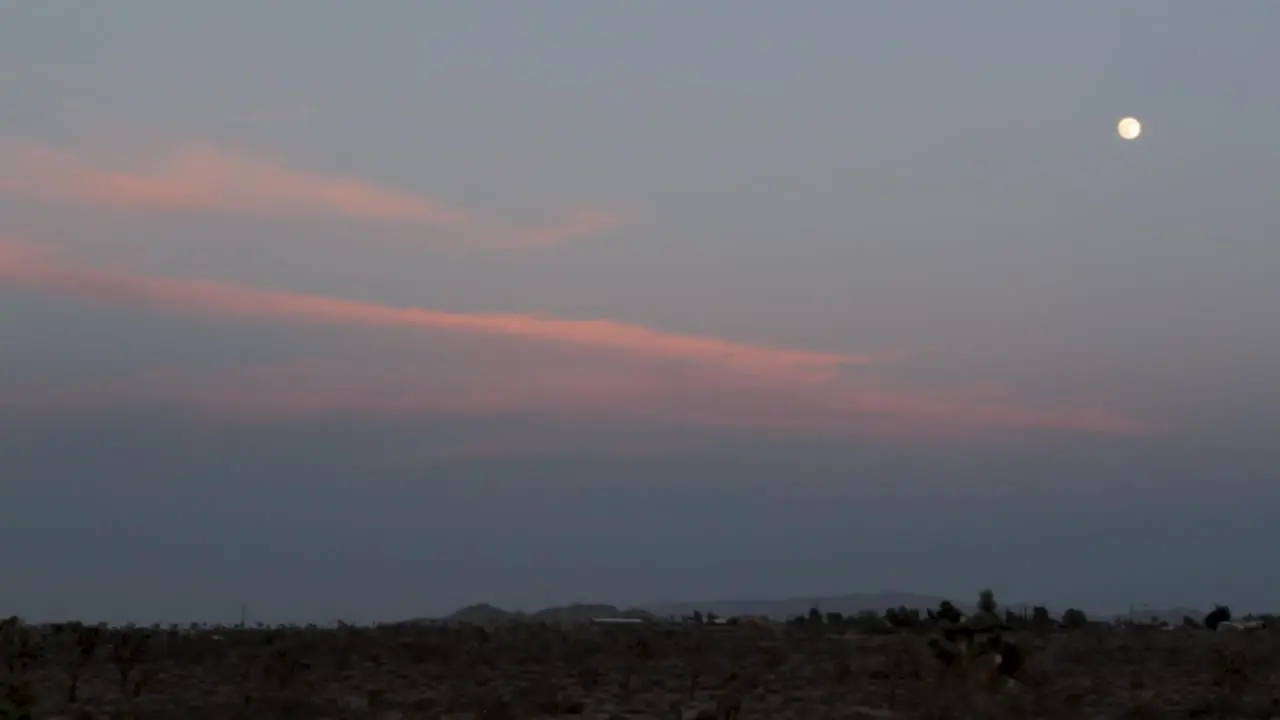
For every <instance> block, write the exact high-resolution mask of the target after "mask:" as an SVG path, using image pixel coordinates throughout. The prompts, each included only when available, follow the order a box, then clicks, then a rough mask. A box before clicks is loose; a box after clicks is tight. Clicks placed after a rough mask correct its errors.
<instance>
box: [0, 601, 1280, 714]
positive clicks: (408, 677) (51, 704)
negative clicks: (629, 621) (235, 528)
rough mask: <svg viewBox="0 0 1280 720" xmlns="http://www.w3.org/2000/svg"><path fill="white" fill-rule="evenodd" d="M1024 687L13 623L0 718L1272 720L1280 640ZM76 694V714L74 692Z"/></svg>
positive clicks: (670, 639) (687, 657)
mask: <svg viewBox="0 0 1280 720" xmlns="http://www.w3.org/2000/svg"><path fill="white" fill-rule="evenodd" d="M1014 636H1015V637H1016V640H1017V642H1018V644H1019V645H1020V646H1022V647H1023V648H1025V650H1026V652H1027V655H1028V658H1029V659H1028V664H1027V666H1026V667H1025V669H1024V670H1023V671H1022V672H1021V673H1019V679H1020V682H1015V683H1010V682H1007V681H1003V680H1001V679H1000V678H998V677H993V675H992V673H990V672H989V668H990V664H989V662H987V661H985V660H983V659H981V658H978V659H974V660H973V661H972V662H968V663H966V664H964V665H963V666H961V667H958V668H952V669H950V670H946V669H943V668H942V667H941V665H940V664H939V663H938V662H937V661H936V660H935V658H934V657H933V656H932V655H931V653H930V650H929V647H928V643H927V640H928V635H927V631H920V632H910V633H899V634H893V635H878V636H858V635H847V634H831V633H823V632H814V631H806V630H795V629H783V628H781V627H760V626H745V625H744V626H737V627H716V628H711V627H697V626H663V625H649V626H639V627H637V626H611V627H577V628H567V629H562V628H553V627H549V626H545V625H536V624H516V625H510V626H506V627H502V628H495V629H492V630H482V629H480V628H475V627H431V626H416V627H414V626H405V627H382V628H353V627H345V628H340V629H320V628H279V629H265V630H263V629H260V630H252V629H246V630H237V629H229V630H225V629H217V630H212V629H211V630H203V631H198V632H188V631H185V630H184V631H178V630H176V629H173V630H160V629H152V630H145V631H142V630H136V629H135V630H131V631H128V632H126V631H124V630H120V629H112V630H106V631H104V632H103V634H102V635H101V636H100V638H97V639H96V641H95V638H94V637H92V633H90V632H88V631H86V630H84V629H80V628H76V627H63V628H52V627H33V626H21V625H17V624H12V623H11V624H8V625H7V626H6V627H5V628H4V629H3V638H2V640H3V644H2V645H0V653H3V656H2V657H0V662H2V663H3V664H2V665H0V678H2V680H3V683H2V687H0V689H3V691H4V692H5V697H4V698H0V708H4V707H5V704H4V703H6V702H7V703H9V709H10V715H9V716H10V717H17V716H20V715H17V714H15V712H18V711H19V710H20V709H21V708H26V710H27V712H28V713H29V715H28V716H29V717H33V718H56V717H67V718H79V717H137V718H190V719H198V718H211V719H212V718H217V719H218V720H226V719H230V718H431V719H433V720H434V719H435V718H440V717H449V718H459V719H461V718H470V717H485V718H519V719H525V718H555V717H590V718H621V717H627V718H686V719H687V718H699V717H701V718H720V717H733V714H732V713H733V711H734V710H735V709H740V715H738V717H739V718H741V720H748V719H750V718H776V719H780V720H786V719H787V718H795V720H819V719H821V718H893V717H903V718H930V717H932V718H960V717H974V718H1000V717H1018V718H1027V717H1060V718H1075V717H1079V718H1096V717H1107V718H1111V717H1131V718H1159V717H1257V718H1266V717H1280V685H1278V683H1280V675H1278V671H1280V644H1278V640H1280V634H1277V633H1275V632H1274V631H1261V632H1242V633H1213V632H1210V631H1206V630H1177V631H1168V632H1162V631H1141V630H1121V629H1111V628H1090V629H1086V630H1080V631H1075V632H1064V631H1055V632H1053V633H1046V634H1033V633H1031V632H1018V633H1015V634H1014ZM73 676H74V677H76V678H77V680H76V683H75V694H74V699H72V696H71V695H70V688H71V684H72V681H71V678H72V677H73Z"/></svg>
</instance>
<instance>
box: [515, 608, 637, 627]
mask: <svg viewBox="0 0 1280 720" xmlns="http://www.w3.org/2000/svg"><path fill="white" fill-rule="evenodd" d="M529 617H530V618H531V619H533V620H536V621H539V622H547V623H578V622H590V621H591V620H593V619H595V618H639V619H641V620H652V619H653V615H652V614H650V613H648V612H645V611H644V610H640V609H637V608H631V609H629V610H619V609H618V607H617V606H616V605H605V604H602V603H575V604H573V605H563V606H560V607H551V608H547V609H546V610H539V611H538V612H536V613H534V614H533V615H530V616H529Z"/></svg>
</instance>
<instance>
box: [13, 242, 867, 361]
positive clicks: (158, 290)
mask: <svg viewBox="0 0 1280 720" xmlns="http://www.w3.org/2000/svg"><path fill="white" fill-rule="evenodd" d="M0 283H6V284H10V285H20V286H23V287H26V288H30V289H33V290H40V291H45V292H53V293H58V294H63V295H71V296H75V297H80V298H84V299H86V300H92V301H96V302H107V303H115V304H127V305H137V306H141V307H145V308H148V309H151V310H155V311H159V312H166V313H182V314H188V315H202V316H209V317H214V318H235V319H239V320H242V321H251V322H270V321H275V322H285V323H292V324H303V325H330V326H352V327H383V328H418V329H423V330H432V331H440V332H455V333H470V334H480V335H491V336H501V337H508V338H518V339H524V340H529V341H534V342H541V343H551V344H559V345H570V346H578V347H585V348H594V349H598V350H606V351H614V352H619V353H625V354H630V355H638V356H644V357H651V358H659V359H663V358H665V359H671V360H685V361H692V362H697V363H701V364H704V365H709V366H714V367H719V368H722V369H726V370H732V371H737V372H743V373H748V374H755V375H775V376H784V377H791V378H796V377H802V378H819V379H821V378H826V377H832V376H834V375H835V374H837V373H838V372H839V370H840V368H841V367H842V366H846V365H859V364H868V363H873V362H879V361H881V360H883V359H885V358H884V357H881V356H873V355H853V354H837V353H827V352H820V351H814V350H803V349H795V348H787V347H771V346H763V345H751V344H743V343H736V342H732V341H729V340H722V339H718V338H710V337H701V336H697V335H683V334H679V333H671V332H663V331H661V330H654V329H650V328H647V327H644V326H641V325H632V324H627V323H620V322H615V321H612V320H569V319H562V318H554V317H547V316H542V315H526V314H480V313H457V312H447V311H442V310H432V309H427V308H406V307H393V306H389V305H381V304H378V303H371V302H360V301H355V300H345V299H340V298H332V297H324V296H318V295H306V294H301V293H288V292H280V291H275V290H265V289H259V288H253V287H247V286H243V285H234V284H229V283H217V282H209V281H204V280H193V279H181V278H163V277H149V276H136V275H128V274H125V273H119V272H113V271H106V270H96V269H92V268H83V267H78V266H75V265H72V264H67V263H64V262H60V261H58V260H56V259H53V258H52V257H50V256H47V255H43V254H41V253H38V252H36V251H33V250H31V249H29V248H25V247H22V246H20V245H14V244H0Z"/></svg>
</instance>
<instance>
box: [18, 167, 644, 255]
mask: <svg viewBox="0 0 1280 720" xmlns="http://www.w3.org/2000/svg"><path fill="white" fill-rule="evenodd" d="M0 190H3V191H6V192H17V193H22V194H25V195H27V196H31V197H36V198H42V199H49V200H59V201H66V202H73V203H78V204H84V205H90V206H97V207H108V208H115V209H124V210H133V211H141V212H150V213H161V214H170V213H192V212H204V213H221V214H235V215H259V214H261V215H299V216H321V217H324V216H328V217H348V218H357V219H364V220H378V221H388V222H399V223H407V224H410V225H418V226H420V225H425V226H431V227H435V228H440V229H442V230H444V231H447V234H448V235H449V239H452V240H453V241H455V242H462V243H465V244H468V245H476V246H480V247H492V248H530V247H543V246H547V245H555V244H558V243H561V242H565V241H568V240H572V239H576V238H580V237H583V236H588V235H597V234H600V233H604V232H607V231H610V230H613V229H615V228H616V227H618V225H619V222H620V221H619V218H618V216H617V215H615V214H613V213H609V212H606V211H603V210H598V209H592V208H582V209H577V210H573V211H571V212H569V213H567V216H566V218H565V219H564V220H563V221H561V222H559V223H556V224H553V225H550V226H547V227H534V228H519V227H510V226H506V225H504V224H502V223H499V222H495V221H492V220H487V219H482V218H477V217H474V216H473V214H471V213H469V212H467V211H465V210H461V209H458V208H455V207H451V206H449V205H447V204H445V203H443V202H440V201H438V200H435V199H433V198H430V197H427V196H425V195H421V194H417V193H413V192H408V191H404V190H399V189H395V188H390V187H385V186H381V185H378V184H376V183H373V182H370V181H368V180H364V179H361V178H355V177H345V176H338V175H328V174H321V173H315V172H307V171H302V170H296V169H293V168H290V167H287V166H286V165H285V164H284V163H283V162H281V161H280V160H278V159H275V158H270V157H259V156H254V155H250V154H248V153H244V152H238V151H235V150H229V149H226V148H221V147H217V146H214V145H211V144H208V143H192V144H188V145H184V146H181V147H177V148H175V149H173V150H171V151H170V152H167V153H165V154H164V155H163V156H162V157H161V158H160V159H159V160H158V161H155V162H153V163H151V164H150V166H149V167H145V168H131V169H121V168H108V167H104V166H103V164H101V163H94V162H91V161H89V160H88V159H86V158H85V157H83V156H81V155H80V154H77V153H75V152H69V151H63V150H56V149H51V148H47V147H41V146H10V147H7V148H0Z"/></svg>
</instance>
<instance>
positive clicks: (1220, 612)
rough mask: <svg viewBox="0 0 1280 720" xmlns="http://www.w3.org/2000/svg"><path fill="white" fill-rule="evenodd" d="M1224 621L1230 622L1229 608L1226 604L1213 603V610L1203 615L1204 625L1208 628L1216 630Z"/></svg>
mask: <svg viewBox="0 0 1280 720" xmlns="http://www.w3.org/2000/svg"><path fill="white" fill-rule="evenodd" d="M1224 622H1231V608H1229V607H1227V606H1226V605H1214V606H1213V610H1210V611H1209V614H1208V615H1205V616H1204V626H1205V627H1207V628H1209V629H1210V630H1217V629H1218V626H1219V625H1221V624H1222V623H1224Z"/></svg>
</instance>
